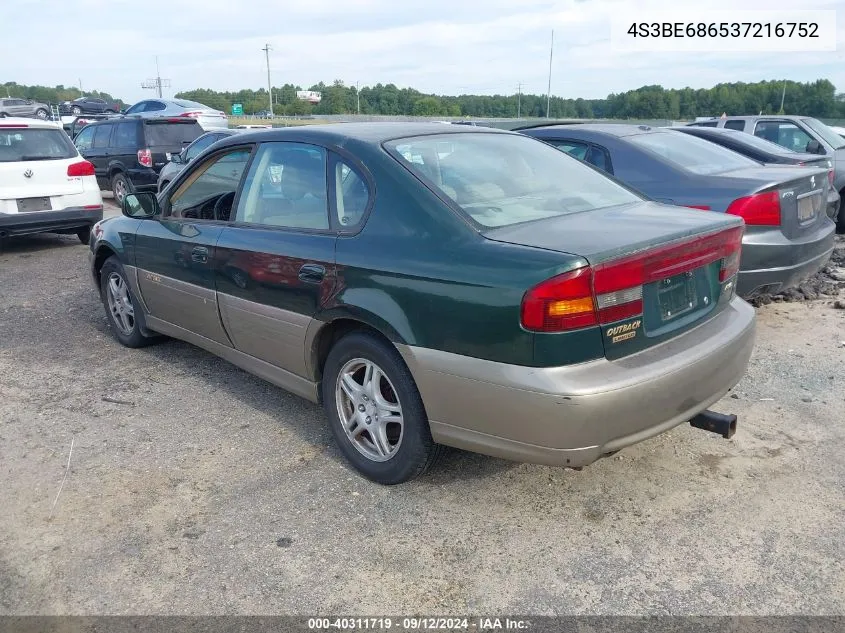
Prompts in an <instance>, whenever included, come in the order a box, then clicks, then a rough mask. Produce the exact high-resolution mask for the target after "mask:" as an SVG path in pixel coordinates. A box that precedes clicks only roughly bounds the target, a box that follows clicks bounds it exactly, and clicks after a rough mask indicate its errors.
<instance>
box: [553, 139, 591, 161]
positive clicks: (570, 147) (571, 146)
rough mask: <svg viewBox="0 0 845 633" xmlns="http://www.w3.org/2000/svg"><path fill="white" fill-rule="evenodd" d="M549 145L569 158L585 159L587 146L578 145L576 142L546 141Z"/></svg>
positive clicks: (584, 144) (583, 144)
mask: <svg viewBox="0 0 845 633" xmlns="http://www.w3.org/2000/svg"><path fill="white" fill-rule="evenodd" d="M546 142H547V143H548V144H549V145H554V146H555V147H557V148H558V149H559V150H563V151H564V152H566V153H567V154H569V155H570V156H574V157H575V158H577V159H578V160H584V159H585V158H586V157H587V144H586V143H578V142H576V141H556V140H550V141H546Z"/></svg>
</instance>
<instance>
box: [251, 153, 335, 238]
mask: <svg viewBox="0 0 845 633" xmlns="http://www.w3.org/2000/svg"><path fill="white" fill-rule="evenodd" d="M326 162H327V156H326V150H324V149H323V148H321V147H316V146H314V145H306V144H302V143H285V142H281V143H264V144H263V145H262V146H261V147H260V148H259V150H258V152H257V153H256V156H255V160H254V161H253V162H252V166H251V167H250V171H249V174H248V175H247V178H246V181H245V184H244V191H243V194H242V195H241V198H240V201H239V203H238V210H237V214H236V216H235V220H236V221H237V222H246V223H250V224H262V225H266V226H280V227H287V228H293V229H312V230H327V229H328V228H329V214H328V187H327V181H326Z"/></svg>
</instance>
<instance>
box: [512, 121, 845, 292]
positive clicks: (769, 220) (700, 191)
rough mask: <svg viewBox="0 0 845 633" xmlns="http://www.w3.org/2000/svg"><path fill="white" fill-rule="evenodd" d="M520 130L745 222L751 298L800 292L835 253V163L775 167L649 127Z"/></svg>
mask: <svg viewBox="0 0 845 633" xmlns="http://www.w3.org/2000/svg"><path fill="white" fill-rule="evenodd" d="M521 131H522V132H523V133H524V134H527V135H529V136H532V137H534V138H537V139H540V140H542V141H544V142H546V143H549V144H551V145H553V146H555V147H557V148H558V149H560V150H562V151H564V152H566V153H568V154H570V155H573V156H575V157H576V158H578V159H580V160H583V161H585V162H587V163H590V164H591V165H593V166H594V167H595V168H597V169H600V170H602V171H604V172H606V173H608V174H611V175H613V176H614V177H615V178H617V179H618V180H619V181H620V182H622V183H624V184H626V185H627V186H629V187H632V188H634V189H635V190H637V191H639V192H642V193H644V194H645V195H647V196H648V197H650V198H651V199H653V200H657V201H659V202H663V203H666V204H672V205H679V206H683V207H689V208H694V209H701V210H707V211H717V212H720V213H726V214H729V215H736V216H739V217H741V218H743V220H744V222H745V226H746V229H745V233H744V236H743V249H742V259H741V264H740V270H739V276H738V281H737V283H738V292H739V294H740V295H741V296H743V297H746V298H751V297H753V296H755V295H758V294H762V293H772V292H777V291H779V290H781V289H785V288H787V287H791V286H794V285H797V284H798V283H800V282H801V281H802V280H804V279H806V278H807V277H808V276H810V275H812V274H814V273H815V272H817V271H818V270H819V269H821V268H822V267H823V266H824V265H825V264H826V263H827V261H828V259H829V258H830V255H831V253H832V252H833V248H834V233H835V229H836V226H835V224H834V222H833V221H832V219H831V216H835V215H836V213H838V209H839V206H840V201H839V195H838V194H836V192H835V190H834V189H833V187H832V182H833V180H834V175H833V171H832V170H831V168H830V166H829V165H828V164H827V163H825V164H824V165H823V166H821V167H818V166H816V165H814V164H811V165H809V166H802V165H798V164H795V165H784V164H773V165H767V164H764V163H762V162H759V161H757V160H753V159H751V158H749V157H747V156H745V155H743V154H742V153H739V152H737V151H734V150H733V149H727V148H726V147H724V146H722V144H721V143H715V142H711V141H710V140H704V139H702V138H696V136H694V134H695V133H694V132H693V133H692V134H690V131H688V130H684V131H678V130H673V129H667V128H650V127H648V126H645V125H641V126H634V125H619V124H604V125H602V124H577V125H547V126H535V127H528V128H523V129H522V130H521ZM801 162H802V161H798V163H801Z"/></svg>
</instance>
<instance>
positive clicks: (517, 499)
mask: <svg viewBox="0 0 845 633" xmlns="http://www.w3.org/2000/svg"><path fill="white" fill-rule="evenodd" d="M86 253H87V252H86V248H85V247H83V246H81V245H80V244H79V243H78V241H77V240H76V238H75V237H57V236H38V237H32V238H29V239H22V240H19V241H17V242H14V243H12V244H11V245H10V247H9V249H8V250H6V251H5V252H3V253H2V254H0V376H2V379H0V477H2V486H0V508H2V511H0V613H5V614H9V613H14V614H34V613H39V614H58V613H70V614H99V613H111V614H119V613H136V614H137V613H180V614H183V613H184V614H188V613H190V614H202V613H262V614H270V613H296V614H315V613H327V612H334V613H345V614H359V615H377V614H401V613H412V612H416V613H423V614H435V613H439V614H455V613H473V614H484V615H487V614H495V613H514V612H518V613H523V614H526V613H531V614H555V613H589V614H602V613H616V614H622V613H627V614H739V613H742V614H786V613H791V614H798V613H802V614H808V613H813V614H842V613H843V612H845V567H843V561H845V485H843V483H845V456H843V455H845V450H843V449H845V370H843V368H845V364H843V359H845V311H843V310H835V309H834V308H833V307H832V305H831V303H832V301H831V300H830V299H822V300H817V301H812V302H802V303H772V304H770V305H766V306H762V307H761V308H759V312H758V314H759V333H758V343H757V347H756V352H755V354H754V358H753V361H752V364H751V367H750V369H749V372H748V375H747V376H746V378H745V379H744V380H743V381H742V382H741V383H740V384H739V385H738V387H737V388H736V389H735V391H734V393H733V394H732V395H731V396H729V397H726V398H725V399H724V400H723V401H721V402H719V403H718V404H717V406H715V407H714V408H715V409H716V410H720V411H724V412H734V413H737V414H739V415H740V427H739V431H738V432H737V434H736V436H735V437H734V438H733V439H732V440H730V441H726V440H723V439H721V438H719V437H716V436H714V435H710V434H707V433H704V432H702V431H698V430H695V429H692V428H690V427H689V426H681V427H678V428H677V429H675V430H674V431H672V432H670V433H668V434H665V435H663V436H661V437H658V438H656V439H653V440H651V441H648V442H645V443H643V444H641V445H639V446H636V447H633V448H630V449H627V450H625V451H623V452H622V453H620V454H619V455H617V456H615V457H613V458H610V459H606V460H603V461H601V462H599V463H596V464H594V465H592V466H590V467H588V468H586V469H584V470H583V471H582V472H574V471H566V470H560V469H553V468H546V467H540V466H532V465H520V464H513V463H509V462H505V461H500V460H496V459H491V458H487V457H481V456H477V455H471V454H468V453H463V452H460V451H451V452H449V453H448V454H447V456H446V458H445V459H444V460H443V462H441V464H440V466H439V468H437V469H436V470H435V472H433V473H431V474H430V475H427V476H425V477H423V478H422V479H420V480H417V481H416V482H413V483H411V484H409V485H405V486H401V487H393V488H384V487H380V486H376V485H374V484H370V483H368V482H367V481H365V480H363V479H361V478H360V477H358V476H357V475H356V474H355V473H353V472H352V471H350V469H349V468H348V467H347V466H346V464H345V463H344V462H343V461H342V459H341V457H340V454H339V453H338V451H337V450H336V449H335V448H334V446H333V444H332V442H331V438H330V436H329V433H328V432H327V430H326V429H325V426H324V419H323V415H322V412H321V410H320V409H318V408H317V407H316V406H313V405H311V404H308V403H307V402H305V401H303V400H300V399H298V398H296V397H294V396H290V395H287V394H286V393H284V392H282V391H280V390H278V389H276V388H274V387H272V386H270V385H269V384H267V383H264V382H262V381H261V380H259V379H257V378H254V377H252V376H249V375H247V374H246V373H244V372H242V371H240V370H238V369H235V368H234V367H232V366H230V365H228V364H226V363H225V362H223V361H220V360H217V359H216V358H214V357H213V356H211V355H209V354H207V353H205V352H203V351H200V350H198V349H196V348H193V347H191V346H189V345H187V344H183V343H179V342H173V341H171V342H165V343H163V344H160V345H157V346H154V347H151V348H147V349H145V350H138V351H131V350H126V349H123V348H121V347H120V346H119V345H117V343H116V342H115V341H114V340H113V339H112V337H111V335H110V334H109V331H108V327H107V324H106V320H105V316H104V314H103V310H102V307H101V305H100V304H99V303H98V299H97V297H96V295H95V293H94V291H93V289H92V287H91V283H90V280H89V276H88V272H87V268H86ZM71 444H73V451H72V454H71V459H70V469H69V471H68V472H67V477H66V480H65V482H64V486H63V488H61V495H60V496H59V497H58V502H56V503H55V508H53V504H54V502H55V500H56V496H57V493H58V492H59V490H60V487H61V484H62V480H63V477H64V476H65V472H66V465H67V463H68V453H69V451H70V449H71ZM51 513H52V517H51Z"/></svg>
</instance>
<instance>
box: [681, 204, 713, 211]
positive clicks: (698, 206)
mask: <svg viewBox="0 0 845 633" xmlns="http://www.w3.org/2000/svg"><path fill="white" fill-rule="evenodd" d="M684 206H686V207H688V208H690V209H700V210H701V211H709V210H710V205H708V204H687V205H684Z"/></svg>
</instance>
